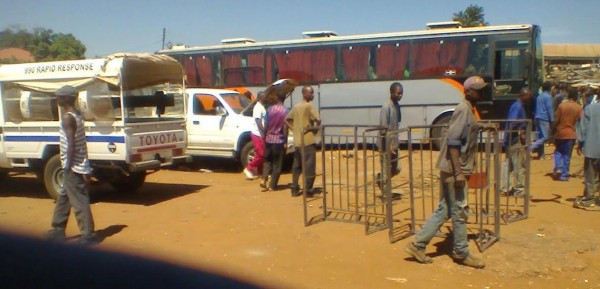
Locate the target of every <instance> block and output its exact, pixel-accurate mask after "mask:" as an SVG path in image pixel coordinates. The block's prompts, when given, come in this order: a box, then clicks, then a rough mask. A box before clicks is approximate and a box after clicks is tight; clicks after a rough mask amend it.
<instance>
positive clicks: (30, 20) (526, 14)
mask: <svg viewBox="0 0 600 289" xmlns="http://www.w3.org/2000/svg"><path fill="white" fill-rule="evenodd" d="M469 4H476V5H479V6H482V7H483V8H484V9H485V18H486V20H487V21H488V22H489V23H490V24H492V25H501V24H537V25H540V26H541V27H542V39H543V41H544V42H545V43H600V0H562V1H560V0H537V1H534V0H487V1H475V0H470V1H468V0H467V1H464V0H445V1H442V0H439V1H433V0H419V1H412V0H411V1H405V0H395V1H394V0H362V1H356V0H347V1H327V0H301V1H284V0H279V1H273V0H237V1H233V0H213V1H206V0H195V1H192V0H171V1H155V0H146V1H143V0H119V1H117V0H103V1H100V0H96V1H89V0H79V1H75V0H18V1H17V0H0V29H5V28H11V27H12V28H15V27H16V28H25V29H33V28H35V27H43V28H49V29H52V30H53V31H54V32H57V33H71V34H73V35H74V36H75V37H76V38H78V39H79V40H81V41H82V42H83V44H84V45H85V46H86V47H87V52H86V56H87V57H90V58H94V57H103V56H106V55H108V54H112V53H116V52H155V51H157V50H159V49H160V48H161V45H162V33H163V28H165V29H166V42H171V43H173V44H185V45H190V46H199V45H214V44H219V43H220V41H221V40H222V39H226V38H236V37H248V38H252V39H255V40H257V41H267V40H283V39H296V38H301V37H302V35H301V33H302V32H303V31H313V30H333V31H335V32H337V33H338V35H353V34H366V33H382V32H398V31H408V30H421V29H424V28H425V23H427V22H438V21H449V20H451V17H452V14H453V13H455V12H457V11H460V10H463V9H464V8H466V7H467V6H469Z"/></svg>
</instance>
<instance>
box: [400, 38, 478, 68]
mask: <svg viewBox="0 0 600 289" xmlns="http://www.w3.org/2000/svg"><path fill="white" fill-rule="evenodd" d="M468 49H469V42H468V40H467V39H465V38H446V39H434V40H423V41H415V42H414V43H413V49H412V55H413V61H414V68H413V70H414V74H415V76H417V77H429V76H442V75H457V74H463V73H464V72H465V68H466V67H467V56H468V53H469V50H468Z"/></svg>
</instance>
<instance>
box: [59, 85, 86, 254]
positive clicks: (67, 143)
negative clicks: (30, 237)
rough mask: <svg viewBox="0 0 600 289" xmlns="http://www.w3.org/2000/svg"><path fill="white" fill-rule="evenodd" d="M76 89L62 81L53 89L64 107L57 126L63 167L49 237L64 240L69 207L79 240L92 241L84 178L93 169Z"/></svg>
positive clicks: (60, 104) (84, 243) (83, 243)
mask: <svg viewBox="0 0 600 289" xmlns="http://www.w3.org/2000/svg"><path fill="white" fill-rule="evenodd" d="M77 93H78V92H77V89H75V88H74V87H72V86H68V85H65V86H63V87H61V88H60V89H59V90H58V91H57V92H56V97H57V101H58V105H59V106H60V107H62V108H63V109H64V114H63V116H62V121H61V126H60V129H59V131H60V160H61V163H62V167H63V169H64V171H65V176H64V181H63V186H62V189H61V191H60V192H59V194H58V198H57V199H56V207H55V208H54V215H53V217H52V230H50V231H49V232H48V237H49V238H50V239H52V240H58V241H64V240H65V229H66V227H67V221H68V219H69V213H70V211H71V207H73V211H74V213H75V218H76V219H77V225H78V226H79V231H80V232H81V237H80V238H79V243H80V244H82V245H91V244H93V243H95V242H96V241H95V235H94V218H93V217H92V210H91V208H90V196H89V193H88V190H87V188H86V179H87V176H88V175H89V174H91V172H92V168H91V166H90V162H89V160H88V153H87V146H86V142H85V127H84V124H83V117H82V116H81V114H80V113H79V112H78V111H77V110H76V109H75V99H76V98H77Z"/></svg>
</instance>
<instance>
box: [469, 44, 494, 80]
mask: <svg viewBox="0 0 600 289" xmlns="http://www.w3.org/2000/svg"><path fill="white" fill-rule="evenodd" d="M488 53H489V43H488V39H487V37H485V36H480V37H473V38H471V39H470V45H469V55H468V57H467V66H466V67H465V71H464V74H466V75H473V74H478V75H491V74H492V71H490V70H489V69H488V68H489V64H488V60H489V57H488Z"/></svg>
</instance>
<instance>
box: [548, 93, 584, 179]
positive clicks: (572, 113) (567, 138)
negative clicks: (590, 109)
mask: <svg viewBox="0 0 600 289" xmlns="http://www.w3.org/2000/svg"><path fill="white" fill-rule="evenodd" d="M577 96H578V94H577V90H575V89H573V88H572V89H569V91H568V94H567V100H566V101H564V102H562V103H560V104H559V105H558V107H557V108H556V114H555V121H554V125H555V127H554V131H555V133H554V145H555V146H556V150H555V151H554V177H555V178H558V179H559V180H561V181H563V182H566V181H568V180H569V166H570V164H571V153H572V152H573V146H574V144H575V139H576V138H577V134H576V131H575V126H576V125H577V122H578V121H579V119H580V118H581V116H582V115H583V108H582V107H581V105H579V104H578V103H577Z"/></svg>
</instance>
